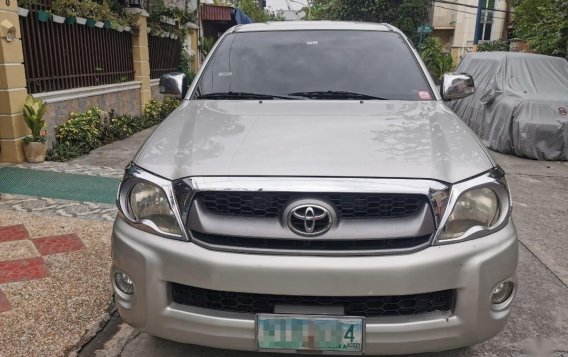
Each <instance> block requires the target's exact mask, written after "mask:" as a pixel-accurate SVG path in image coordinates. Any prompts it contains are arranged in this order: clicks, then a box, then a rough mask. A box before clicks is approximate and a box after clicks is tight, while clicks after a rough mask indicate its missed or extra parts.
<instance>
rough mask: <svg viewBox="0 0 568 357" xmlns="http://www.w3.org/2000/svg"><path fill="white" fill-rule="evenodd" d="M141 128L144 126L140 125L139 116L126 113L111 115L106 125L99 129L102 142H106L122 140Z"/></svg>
mask: <svg viewBox="0 0 568 357" xmlns="http://www.w3.org/2000/svg"><path fill="white" fill-rule="evenodd" d="M142 129H145V128H144V127H143V126H142V121H141V120H140V117H133V116H131V115H128V114H122V115H117V116H114V115H113V116H111V118H110V120H109V122H108V125H105V126H104V127H103V129H102V131H101V141H102V143H103V144H108V143H110V142H113V141H115V140H122V139H124V138H127V137H129V136H130V135H132V134H134V133H136V132H138V131H140V130H142Z"/></svg>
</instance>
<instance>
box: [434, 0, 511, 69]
mask: <svg viewBox="0 0 568 357" xmlns="http://www.w3.org/2000/svg"><path fill="white" fill-rule="evenodd" d="M479 3H480V1H479V0H440V1H436V0H434V1H432V7H431V11H430V24H431V26H432V27H433V29H434V32H433V35H434V36H436V37H438V38H439V39H440V41H441V42H442V45H443V46H444V47H445V48H446V49H447V50H448V51H451V54H452V57H453V59H454V63H457V62H459V60H460V59H461V58H462V57H463V56H464V55H465V54H466V53H467V52H471V51H474V49H475V39H476V28H477V26H476V21H477V9H478V6H479ZM481 3H482V11H481V16H480V26H479V28H478V31H479V33H478V40H479V42H478V43H481V42H483V41H495V40H507V39H508V38H509V32H510V27H511V26H510V25H511V17H512V16H511V1H510V0H481Z"/></svg>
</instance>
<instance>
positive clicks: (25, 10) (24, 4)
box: [18, 0, 38, 17]
mask: <svg viewBox="0 0 568 357" xmlns="http://www.w3.org/2000/svg"><path fill="white" fill-rule="evenodd" d="M36 4H38V0H18V15H20V16H21V17H28V14H29V13H30V6H31V5H36Z"/></svg>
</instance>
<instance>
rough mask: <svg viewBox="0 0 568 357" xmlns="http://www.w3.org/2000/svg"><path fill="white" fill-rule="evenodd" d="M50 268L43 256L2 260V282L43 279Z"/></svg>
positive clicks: (0, 280) (0, 265)
mask: <svg viewBox="0 0 568 357" xmlns="http://www.w3.org/2000/svg"><path fill="white" fill-rule="evenodd" d="M47 276H49V270H48V269H47V266H46V265H45V261H44V260H43V258H41V257H36V258H29V259H17V260H8V261H3V262H0V284H3V283H12V282H16V281H27V280H34V279H41V278H45V277H47Z"/></svg>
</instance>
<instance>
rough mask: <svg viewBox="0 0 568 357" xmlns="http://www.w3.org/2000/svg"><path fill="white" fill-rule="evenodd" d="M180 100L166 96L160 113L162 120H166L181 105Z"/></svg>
mask: <svg viewBox="0 0 568 357" xmlns="http://www.w3.org/2000/svg"><path fill="white" fill-rule="evenodd" d="M179 104H180V101H179V100H177V99H174V98H171V97H165V98H164V100H163V101H162V104H161V106H162V107H161V110H160V115H161V117H162V119H161V120H164V119H166V118H167V117H168V115H170V114H171V112H173V111H174V110H176V108H177V107H179Z"/></svg>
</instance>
